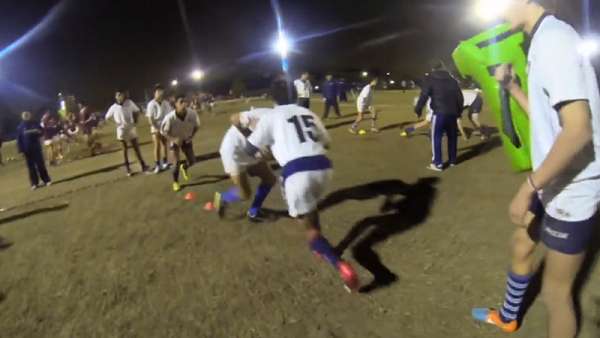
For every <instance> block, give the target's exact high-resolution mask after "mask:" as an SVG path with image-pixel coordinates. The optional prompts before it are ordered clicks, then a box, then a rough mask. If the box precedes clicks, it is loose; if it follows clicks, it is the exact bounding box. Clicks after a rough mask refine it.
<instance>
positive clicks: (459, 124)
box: [456, 117, 469, 141]
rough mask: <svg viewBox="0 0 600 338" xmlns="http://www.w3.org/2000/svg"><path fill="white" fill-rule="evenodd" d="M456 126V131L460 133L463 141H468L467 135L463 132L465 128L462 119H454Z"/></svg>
mask: <svg viewBox="0 0 600 338" xmlns="http://www.w3.org/2000/svg"><path fill="white" fill-rule="evenodd" d="M456 126H457V128H458V131H459V132H460V136H462V138H463V140H465V141H468V140H469V136H468V135H467V132H466V131H465V127H464V126H463V124H462V119H461V118H460V117H459V118H457V119H456Z"/></svg>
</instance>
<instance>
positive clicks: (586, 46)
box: [578, 38, 600, 58]
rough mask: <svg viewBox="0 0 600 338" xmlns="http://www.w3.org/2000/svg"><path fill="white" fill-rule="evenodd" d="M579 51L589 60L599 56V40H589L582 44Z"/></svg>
mask: <svg viewBox="0 0 600 338" xmlns="http://www.w3.org/2000/svg"><path fill="white" fill-rule="evenodd" d="M578 50H579V53H581V55H583V56H585V57H588V58H593V57H594V56H596V55H597V54H598V52H600V44H599V43H598V40H597V39H594V38H587V39H584V40H583V41H582V42H581V44H580V45H579V47H578Z"/></svg>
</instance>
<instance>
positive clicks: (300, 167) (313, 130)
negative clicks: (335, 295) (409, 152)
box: [247, 79, 359, 290]
mask: <svg viewBox="0 0 600 338" xmlns="http://www.w3.org/2000/svg"><path fill="white" fill-rule="evenodd" d="M289 89H290V87H289V85H288V84H287V82H286V81H285V80H283V79H280V80H276V81H275V82H274V83H273V85H272V97H273V99H274V100H275V102H276V104H277V106H276V107H275V108H274V109H273V111H272V112H270V113H267V114H265V115H263V116H262V117H261V119H260V121H259V122H258V124H257V125H256V129H255V130H254V132H253V133H252V134H251V135H250V136H249V137H248V143H247V152H248V154H250V155H252V156H255V155H257V154H260V152H261V151H262V152H264V151H266V150H267V149H270V151H271V152H272V154H273V157H274V158H275V160H276V161H277V162H278V163H279V165H281V167H282V168H283V170H282V179H283V190H284V194H285V200H286V202H287V205H288V212H289V214H290V216H292V217H293V218H296V219H297V220H298V221H299V223H300V224H302V225H303V226H305V227H306V229H307V234H308V240H309V245H310V248H311V250H312V251H313V252H315V253H316V254H318V255H319V256H321V257H323V258H324V259H325V260H326V261H327V262H329V263H330V264H331V265H332V266H333V267H334V268H335V269H337V270H338V271H339V273H340V276H341V277H342V279H343V280H344V283H345V284H346V287H347V288H349V289H350V290H356V289H357V288H358V286H359V282H358V277H357V275H356V273H355V272H354V270H353V269H352V267H351V266H350V265H349V264H348V263H347V262H345V261H343V260H342V259H341V258H340V256H339V255H338V254H337V253H336V252H335V250H334V249H333V247H332V246H331V244H330V243H329V242H328V241H327V239H325V237H323V235H322V234H321V227H320V223H319V211H318V207H317V203H318V201H319V199H320V198H321V196H322V195H323V194H324V193H325V189H326V187H327V185H328V184H329V182H330V180H331V175H332V166H331V161H330V160H329V159H328V158H327V156H326V153H327V148H328V146H329V143H330V138H329V134H328V133H327V130H326V129H325V127H324V126H323V123H322V122H321V120H320V119H319V118H318V117H317V116H316V115H315V114H314V113H313V112H311V111H310V110H308V109H306V108H303V107H300V106H298V105H296V104H292V103H295V102H294V100H293V99H292V98H291V97H290V95H289V93H291V91H290V90H289Z"/></svg>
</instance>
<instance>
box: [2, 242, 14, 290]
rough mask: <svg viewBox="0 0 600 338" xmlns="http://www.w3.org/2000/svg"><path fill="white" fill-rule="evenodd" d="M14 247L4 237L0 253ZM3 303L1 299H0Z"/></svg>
mask: <svg viewBox="0 0 600 338" xmlns="http://www.w3.org/2000/svg"><path fill="white" fill-rule="evenodd" d="M11 246H13V243H12V242H10V241H8V240H6V239H5V238H4V237H0V251H3V250H6V249H8V248H10V247H11ZM0 301H1V299H0Z"/></svg>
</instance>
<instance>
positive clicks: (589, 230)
mask: <svg viewBox="0 0 600 338" xmlns="http://www.w3.org/2000/svg"><path fill="white" fill-rule="evenodd" d="M530 210H531V212H532V213H533V214H535V216H536V221H535V224H534V226H533V227H532V229H530V230H532V231H530V236H531V238H532V239H533V240H534V241H536V242H538V241H541V242H542V243H544V245H546V247H548V248H549V249H552V250H555V251H558V252H560V253H563V254H566V255H577V254H580V253H583V252H585V251H586V250H587V249H588V246H589V244H590V241H591V239H592V236H593V233H594V227H595V226H597V225H598V224H597V223H598V221H599V220H600V218H599V217H597V215H595V216H593V217H591V218H590V219H587V220H585V221H578V222H568V221H561V220H558V219H556V218H554V217H552V216H550V215H548V214H547V213H546V211H545V210H544V206H543V205H542V202H541V201H540V200H539V198H538V197H537V196H535V197H534V199H533V201H532V203H531V208H530Z"/></svg>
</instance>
